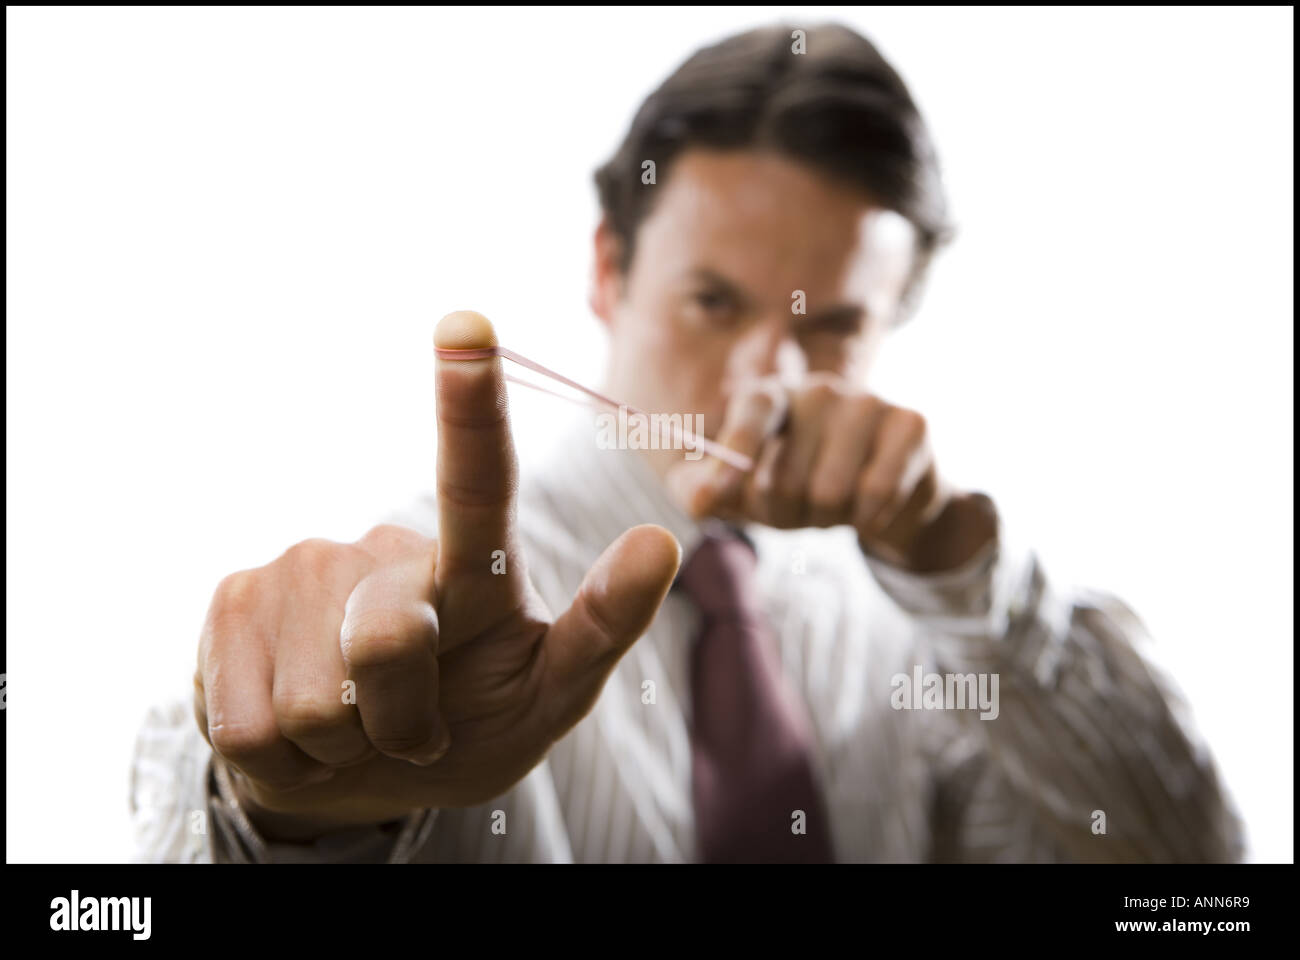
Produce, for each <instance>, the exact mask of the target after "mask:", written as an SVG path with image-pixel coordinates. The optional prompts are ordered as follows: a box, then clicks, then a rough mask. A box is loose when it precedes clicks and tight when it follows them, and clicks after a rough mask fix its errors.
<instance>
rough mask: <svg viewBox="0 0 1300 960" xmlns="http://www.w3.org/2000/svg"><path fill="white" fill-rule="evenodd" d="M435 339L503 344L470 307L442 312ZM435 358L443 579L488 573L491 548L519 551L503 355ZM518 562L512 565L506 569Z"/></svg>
mask: <svg viewBox="0 0 1300 960" xmlns="http://www.w3.org/2000/svg"><path fill="white" fill-rule="evenodd" d="M433 341H434V346H435V347H437V348H438V349H440V350H446V349H450V350H481V349H485V348H489V347H496V346H497V345H498V344H497V337H496V332H495V331H494V330H493V329H492V324H491V323H489V322H488V320H487V318H486V317H484V316H483V315H482V314H481V313H475V312H474V311H472V310H459V311H456V312H455V313H449V314H447V315H446V316H445V317H443V318H442V320H441V321H439V323H438V328H437V330H436V331H435V333H434V336H433ZM435 364H436V367H437V400H438V465H437V472H438V528H439V533H438V574H439V579H443V578H445V577H454V576H458V575H460V574H462V573H489V572H490V569H491V566H492V560H493V553H494V551H497V550H503V551H505V554H506V556H507V557H510V555H511V554H512V553H513V552H514V551H513V539H514V511H515V492H516V490H517V488H518V484H519V465H518V460H517V458H516V456H515V445H514V440H513V439H512V438H511V435H510V415H509V404H508V401H507V398H506V384H505V377H504V375H503V373H502V371H501V360H500V358H499V357H485V358H480V359H472V360H461V359H446V358H444V357H441V356H438V357H437V358H436V360H435ZM510 559H513V557H510ZM514 567H515V564H513V563H510V564H509V566H508V569H513V568H514ZM500 579H505V578H500Z"/></svg>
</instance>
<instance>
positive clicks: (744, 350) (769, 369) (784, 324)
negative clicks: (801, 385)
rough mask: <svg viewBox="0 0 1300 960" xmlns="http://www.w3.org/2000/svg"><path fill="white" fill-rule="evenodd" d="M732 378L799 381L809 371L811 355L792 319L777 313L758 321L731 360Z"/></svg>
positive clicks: (738, 345)
mask: <svg viewBox="0 0 1300 960" xmlns="http://www.w3.org/2000/svg"><path fill="white" fill-rule="evenodd" d="M728 366H729V371H728V372H729V374H730V377H731V378H732V379H736V380H740V379H750V378H758V377H777V378H778V379H780V380H781V382H782V383H789V384H794V383H798V382H799V381H800V380H801V379H803V377H805V376H806V375H807V373H808V357H807V355H806V354H805V353H804V351H803V347H802V346H801V345H800V344H799V341H798V339H797V338H796V337H795V336H794V334H793V333H792V331H791V329H790V324H789V322H788V321H786V320H784V319H782V318H780V317H776V318H774V319H772V320H770V321H768V322H766V323H762V324H756V325H754V326H753V327H752V328H751V329H750V330H748V331H746V333H745V335H744V336H743V337H742V338H741V339H740V341H739V342H738V343H737V344H736V346H735V349H733V350H732V353H731V358H730V361H729V364H728Z"/></svg>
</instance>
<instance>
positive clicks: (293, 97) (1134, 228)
mask: <svg viewBox="0 0 1300 960" xmlns="http://www.w3.org/2000/svg"><path fill="white" fill-rule="evenodd" d="M828 17H834V18H838V19H842V20H843V21H845V22H847V23H849V24H850V25H853V26H855V27H857V28H858V29H859V30H861V31H863V32H864V33H866V34H867V35H868V36H870V37H871V38H872V39H873V40H875V41H876V42H877V43H878V45H879V46H880V48H881V50H882V51H883V52H884V53H885V55H886V56H888V57H889V58H891V60H892V61H893V62H894V63H895V65H896V66H897V68H898V69H899V71H900V73H901V74H902V75H903V77H904V79H905V80H906V81H907V82H908V83H909V84H910V85H911V87H912V89H913V92H914V95H915V97H916V99H917V101H918V103H919V105H920V106H921V108H922V110H923V112H924V113H925V115H926V116H927V118H928V120H929V121H930V123H931V125H932V127H933V129H934V131H935V136H936V140H937V143H938V147H939V150H940V155H941V157H942V159H943V161H944V167H945V171H946V177H947V181H948V184H949V187H950V190H951V195H952V200H953V203H954V207H955V213H956V216H957V218H958V220H959V222H960V228H961V236H960V238H959V240H958V241H957V244H956V246H955V247H954V248H952V249H951V250H950V251H949V252H948V253H947V254H946V255H945V256H944V257H943V258H942V259H941V260H940V261H939V262H938V263H937V267H936V272H935V274H934V277H933V280H932V282H931V285H930V288H929V293H928V296H927V299H926V301H925V303H924V306H923V308H922V311H921V313H920V315H919V316H917V317H916V318H915V320H914V321H913V322H912V325H911V326H910V328H905V329H904V330H902V331H901V332H899V333H898V334H897V335H896V337H895V339H894V341H893V343H892V344H890V345H889V346H888V347H887V352H886V354H885V356H884V357H883V358H882V362H881V364H880V365H879V377H878V379H877V381H876V383H875V387H876V388H877V389H878V390H879V391H880V392H882V393H883V394H885V395H886V396H889V397H891V398H892V399H894V400H897V401H900V402H905V403H908V404H911V405H914V406H916V407H917V408H918V409H921V410H923V411H924V412H925V413H926V414H927V415H928V416H929V418H930V420H931V423H932V424H933V428H934V431H935V434H936V444H937V450H938V453H939V456H940V457H941V459H942V463H943V464H944V466H945V467H946V469H947V472H948V473H950V474H951V475H952V476H953V477H954V479H956V480H958V481H961V482H964V483H966V484H968V485H972V486H978V487H980V488H982V489H985V490H987V491H989V492H990V493H992V494H993V495H994V497H995V498H996V499H997V501H998V502H999V504H1000V505H1001V506H1002V509H1003V511H1004V513H1005V515H1006V516H1007V519H1008V523H1010V524H1012V525H1013V529H1014V531H1015V533H1016V534H1018V535H1019V536H1021V537H1022V538H1026V539H1028V540H1029V541H1031V542H1032V543H1033V544H1034V545H1035V546H1037V547H1038V548H1039V550H1040V552H1041V554H1042V555H1043V557H1044V559H1045V561H1046V563H1047V566H1048V570H1049V572H1050V573H1051V574H1052V575H1053V576H1054V577H1055V578H1056V579H1058V580H1059V581H1063V582H1064V581H1070V582H1080V583H1086V584H1088V585H1091V586H1096V587H1101V588H1105V589H1108V590H1112V591H1114V592H1116V593H1118V594H1120V595H1121V596H1123V597H1124V598H1125V599H1126V600H1128V601H1129V602H1130V603H1131V604H1132V605H1133V606H1134V607H1135V608H1136V609H1137V610H1138V611H1139V612H1140V613H1141V614H1142V616H1143V617H1144V619H1145V620H1146V622H1147V624H1148V626H1149V627H1150V628H1151V630H1152V632H1153V633H1154V634H1155V635H1156V637H1157V639H1158V643H1159V647H1160V649H1161V650H1162V651H1163V652H1162V654H1161V656H1162V657H1163V658H1164V660H1165V662H1166V663H1167V664H1169V665H1170V666H1171V667H1172V669H1173V670H1174V671H1175V673H1176V676H1177V677H1178V679H1179V681H1180V683H1181V685H1182V687H1183V689H1184V690H1185V691H1186V692H1187V694H1188V695H1189V697H1190V698H1191V701H1192V703H1193V705H1194V710H1195V716H1196V718H1197V720H1198V721H1199V724H1200V726H1201V729H1202V730H1203V731H1204V732H1205V734H1206V736H1207V737H1208V739H1209V741H1210V744H1211V746H1212V748H1213V749H1214V751H1215V752H1216V754H1217V756H1218V758H1219V760H1220V763H1221V766H1222V770H1223V772H1224V774H1225V777H1226V779H1227V782H1228V783H1229V784H1230V785H1231V788H1232V790H1233V792H1234V794H1235V795H1236V797H1237V799H1238V802H1239V803H1240V806H1241V808H1242V810H1243V812H1244V814H1245V816H1246V819H1247V821H1248V825H1249V829H1250V835H1251V841H1252V856H1253V857H1254V858H1257V859H1262V860H1283V861H1289V860H1291V859H1292V856H1293V853H1292V804H1293V794H1292V749H1293V744H1292V706H1293V704H1292V695H1293V690H1292V636H1293V594H1292V587H1291V579H1292V568H1293V559H1292V548H1293V540H1292V516H1293V504H1292V499H1293V467H1292V455H1293V446H1292V443H1293V441H1292V426H1293V421H1292V396H1293V389H1294V384H1293V375H1294V370H1293V365H1292V357H1291V355H1292V343H1293V337H1294V333H1293V328H1292V309H1293V297H1292V267H1291V261H1292V248H1293V239H1292V228H1293V220H1292V213H1291V210H1292V176H1293V152H1292V137H1293V123H1292V111H1293V101H1292V93H1291V89H1292V78H1293V46H1292V39H1291V37H1292V30H1293V19H1292V18H1293V14H1292V11H1291V10H1289V9H1286V10H1278V9H1274V10H1265V11H1260V10H1207V9H1190V10H1134V9H1116V10H1108V11H1071V10H1052V11H1032V10H1019V9H1016V10H972V9H960V10H949V11H938V12H936V11H926V10H898V9H890V8H865V9H864V8H858V9H856V10H847V11H843V12H837V11H827V10H822V9H816V10H812V9H798V10H791V11H790V12H789V13H788V14H787V15H786V17H785V18H786V19H787V20H788V21H789V22H791V23H792V24H794V25H807V24H809V23H813V22H817V21H819V20H822V19H826V18H828ZM777 18H778V13H777V12H776V11H764V12H762V13H761V14H760V13H753V12H747V11H744V10H741V9H719V10H710V9H700V8H694V9H680V10H659V9H650V10H626V9H624V10H608V11H601V10H589V9H582V10H564V9H559V10H535V9H534V10H521V11H505V12H503V11H499V10H498V11H491V10H472V11H445V10H436V9H435V10H430V9H423V10H416V9H394V8H386V9H378V10H366V9H361V8H351V9H318V10H310V11H309V10H301V9H286V8H272V9H262V10H258V9H251V8H241V9H220V8H209V9H202V8H170V9H166V8H164V9H152V10H151V9H145V8H119V9H98V10H96V9H87V8H81V9H36V8H17V9H15V8H9V9H7V10H6V22H7V26H8V35H7V45H8V50H7V71H8V76H7V80H8V83H7V107H8V110H7V125H8V126H7V133H8V138H7V141H8V142H7V148H8V156H7V159H8V167H7V195H8V204H9V210H8V246H7V256H8V260H7V266H8V281H9V287H8V322H7V327H6V338H7V346H8V359H7V401H8V407H7V427H8V435H7V452H8V469H7V481H8V485H7V497H8V499H7V516H8V524H9V527H8V536H7V541H6V543H7V561H8V564H7V581H6V586H7V594H8V609H7V620H6V625H7V630H8V662H7V663H6V664H5V669H6V672H7V673H8V674H9V675H10V676H12V694H13V695H12V697H11V698H10V700H9V709H8V711H7V713H6V716H5V723H6V724H7V727H6V737H7V751H6V758H5V759H6V763H7V766H8V843H9V857H10V859H12V860H21V861H31V860H53V861H63V860H74V859H76V860H121V859H124V858H126V857H127V856H128V855H129V853H130V846H129V844H130V831H129V824H128V818H127V806H126V800H127V778H128V767H129V758H130V750H131V746H132V740H133V737H134V734H135V731H136V729H137V727H138V725H139V723H140V721H141V719H142V717H143V715H144V713H145V710H146V708H147V706H148V705H149V704H150V703H152V702H156V701H159V700H164V699H166V698H168V697H172V696H176V697H187V696H188V693H189V684H190V678H191V674H192V671H193V667H194V657H195V648H196V643H197V636H198V628H199V625H200V623H201V621H202V619H203V615H204V612H205V609H206V606H207V603H208V599H209V597H210V595H211V591H212V588H213V587H214V586H215V584H216V582H217V581H218V580H219V579H220V578H221V577H222V576H223V575H224V574H226V573H229V572H231V571H233V570H236V569H239V568H243V567H249V566H255V565H260V564H262V563H265V562H267V561H269V560H271V559H273V558H274V557H275V556H276V555H278V554H279V553H280V552H281V551H282V550H283V549H284V548H285V547H287V546H289V545H290V544H292V543H294V542H296V541H298V540H300V539H304V538H306V537H309V536H324V537H330V538H334V539H353V538H355V537H357V536H359V535H360V534H361V533H362V532H364V531H365V529H366V528H367V527H368V526H370V525H371V524H372V523H373V522H375V521H376V520H377V519H379V518H380V517H382V516H383V515H384V514H386V513H387V512H388V511H389V510H390V509H393V508H396V507H400V506H402V505H404V504H405V503H406V502H407V501H408V499H409V498H411V497H412V496H414V495H415V494H416V493H417V492H418V491H419V490H421V489H424V488H427V487H428V486H429V485H430V483H431V476H432V470H433V449H434V448H433V436H432V430H433V393H432V361H431V352H430V337H431V333H432V329H433V325H434V323H435V322H436V320H437V318H438V317H439V316H441V315H442V314H443V313H446V312H447V311H449V310H452V309H457V308H474V309H478V310H481V311H483V312H484V313H486V314H487V315H488V316H489V317H491V318H492V319H493V320H494V321H495V323H496V325H497V327H498V330H499V332H500V334H501V338H502V342H503V343H505V344H506V345H508V346H512V347H514V348H515V349H517V350H520V351H521V352H523V353H525V354H527V355H529V356H532V357H534V358H536V359H538V360H541V361H542V362H545V363H549V364H551V365H553V366H556V367H559V368H561V369H562V370H564V371H565V372H567V373H569V374H570V375H571V376H573V377H575V378H577V379H579V380H583V381H586V382H593V381H594V380H595V379H596V378H597V376H598V374H599V366H600V362H601V358H602V355H603V354H602V351H603V334H602V333H601V331H600V328H599V327H598V326H597V324H596V323H595V322H594V321H593V320H592V319H591V317H590V314H589V312H588V311H587V308H586V305H585V291H586V279H587V272H588V244H589V237H590V233H591V230H592V228H593V225H594V223H595V211H596V205H595V199H594V191H593V188H592V186H591V171H592V170H593V169H594V168H595V166H596V165H597V164H598V163H599V162H601V161H603V160H604V159H605V158H606V157H607V155H608V154H609V153H610V152H611V151H612V150H613V148H614V147H615V145H616V144H617V142H618V140H619V139H620V138H621V136H622V134H623V132H624V130H625V127H626V124H627V123H628V121H629V120H630V118H631V114H632V111H633V110H634V109H635V107H636V105H637V104H638V103H639V101H640V99H641V97H643V96H644V95H645V94H646V93H648V92H649V91H650V89H652V87H653V86H654V85H656V84H657V83H658V82H659V81H660V80H661V79H662V77H663V76H664V75H666V73H667V72H668V71H669V70H670V69H671V68H673V67H674V66H675V65H676V64H677V63H679V62H680V61H681V60H682V59H683V58H684V57H685V56H687V55H688V54H689V53H690V52H691V51H692V50H694V49H695V48H696V47H697V46H699V45H701V44H703V43H704V42H706V41H710V40H713V39H717V38H720V37H721V36H723V35H725V34H727V33H730V32H733V31H735V30H738V29H740V28H743V27H748V26H752V25H756V24H758V23H763V22H770V21H772V20H775V19H777ZM525 401H526V402H525ZM559 403H560V402H559V401H555V400H551V399H549V398H545V397H537V395H534V394H531V393H527V394H524V395H522V396H517V401H516V406H515V414H516V436H517V437H519V439H520V446H521V449H522V452H523V455H524V461H525V465H526V464H527V463H528V460H529V457H530V456H531V455H532V453H535V452H536V451H537V450H538V449H539V448H540V447H541V446H544V445H545V444H546V443H547V441H548V435H547V423H548V420H547V418H548V416H550V415H552V414H553V413H555V412H556V411H557V406H556V405H557V404H559ZM561 408H562V405H561ZM525 468H526V466H525Z"/></svg>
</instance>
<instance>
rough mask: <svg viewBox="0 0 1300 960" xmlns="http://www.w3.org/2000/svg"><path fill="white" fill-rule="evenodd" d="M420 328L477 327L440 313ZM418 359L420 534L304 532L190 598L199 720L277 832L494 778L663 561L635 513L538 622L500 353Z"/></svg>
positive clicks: (616, 639)
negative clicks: (196, 632) (574, 588)
mask: <svg viewBox="0 0 1300 960" xmlns="http://www.w3.org/2000/svg"><path fill="white" fill-rule="evenodd" d="M435 341H436V344H437V346H439V347H443V348H462V349H472V348H479V347H487V346H495V345H496V336H495V334H494V332H493V330H492V327H491V324H489V323H488V321H487V320H486V319H485V318H484V317H482V316H481V315H479V314H477V313H472V312H459V313H453V314H449V315H448V316H446V317H444V318H443V320H442V321H441V322H440V323H439V325H438V329H437V333H436V335H435ZM435 362H436V364H437V403H438V455H437V463H438V481H437V484H438V485H437V499H438V512H439V536H438V538H437V539H436V540H434V539H428V538H426V537H423V536H421V535H419V534H417V533H415V532H413V531H410V530H406V529H404V528H400V527H392V526H382V527H376V528H375V529H373V530H371V531H370V532H369V533H367V534H366V535H365V536H364V537H362V538H361V539H360V540H358V541H357V542H355V543H350V544H348V543H335V542H331V541H326V540H309V541H306V542H304V543H300V544H298V545H297V546H295V547H292V548H290V549H289V550H288V551H287V552H286V553H285V554H283V555H282V556H281V557H279V558H278V559H277V560H275V561H273V562H272V563H270V564H267V565H266V566H264V567H260V568H257V569H255V570H247V571H242V572H239V573H235V574H232V575H230V576H229V577H227V578H226V579H225V580H223V581H222V583H221V584H220V586H219V587H218V588H217V591H216V595H215V596H214V598H213V600H212V604H211V608H210V609H209V612H208V617H207V621H206V623H205V625H204V629H203V634H202V639H201V641H200V644H199V658H198V670H197V672H196V675H195V713H196V717H197V720H198V724H199V727H200V729H201V730H202V731H203V733H204V736H206V737H207V738H208V742H209V743H210V744H211V745H212V748H213V750H214V751H215V752H216V753H217V754H219V755H220V756H221V757H222V758H224V759H225V760H226V761H228V763H229V764H230V765H232V766H233V767H234V768H235V770H236V771H237V784H238V788H239V791H240V795H241V799H242V800H243V801H244V803H245V805H246V806H247V807H248V808H249V809H250V814H251V815H252V816H253V817H254V819H255V821H256V822H258V823H259V825H261V826H262V827H263V828H264V829H267V830H269V831H274V832H279V833H281V834H282V835H284V836H285V837H286V838H288V837H293V836H310V835H312V834H315V833H319V832H320V831H322V830H325V829H329V828H330V827H332V826H337V825H344V824H355V823H371V822H379V821H383V820H387V819H391V818H393V817H396V816H399V815H401V814H404V813H408V812H410V811H412V810H415V809H420V808H425V807H455V806H465V805H470V804H475V803H480V802H483V801H486V800H489V799H491V798H492V797H495V796H498V795H500V794H501V793H503V792H504V791H505V790H507V789H508V788H510V787H511V786H512V785H513V784H515V783H517V782H518V781H519V780H520V779H522V778H523V777H524V776H525V775H526V774H527V773H528V771H529V770H531V769H532V768H533V767H534V766H535V765H536V764H537V763H538V762H539V761H540V760H541V759H542V758H543V757H544V756H545V755H546V752H547V750H548V749H549V748H550V747H551V745H552V744H553V743H554V742H555V741H556V740H557V739H559V738H560V737H561V736H562V735H563V734H565V733H566V732H567V731H568V730H569V729H571V728H572V727H573V726H574V725H575V724H576V723H577V722H578V721H579V720H580V719H582V717H583V716H585V715H586V714H587V713H588V711H590V709H591V707H592V706H593V705H594V703H595V701H596V698H597V697H598V696H599V694H600V691H601V689H602V687H603V685H604V682H605V680H606V679H607V678H608V676H609V674H610V673H611V671H612V670H613V668H614V666H615V664H616V663H617V662H618V660H619V658H620V657H622V655H623V654H624V653H625V652H626V651H627V649H628V648H629V647H630V646H631V645H632V644H633V643H634V642H635V641H636V640H637V639H638V638H639V637H640V636H641V635H642V634H643V633H644V632H645V631H646V630H647V629H648V627H649V625H650V623H651V621H652V620H653V619H654V616H655V613H656V612H657V611H658V609H659V605H660V604H661V603H662V602H663V598H664V596H665V595H666V594H667V592H668V588H669V586H670V584H671V583H672V579H673V577H674V576H675V574H676V572H677V567H678V564H679V563H680V560H681V551H680V547H679V546H678V544H677V542H676V540H674V539H673V537H672V535H671V534H669V533H668V532H667V531H666V530H664V529H662V528H661V527H656V526H650V525H646V526H639V527H634V528H632V529H631V530H628V531H627V532H626V533H624V534H623V536H621V537H620V538H619V539H618V540H616V541H615V542H614V543H613V544H612V545H611V546H610V547H609V548H608V549H606V551H605V552H604V554H602V556H601V557H600V558H599V559H598V560H597V561H596V563H595V565H594V566H593V567H592V568H591V570H590V571H588V573H587V576H586V578H585V579H584V581H583V584H582V586H581V588H580V589H579V590H578V593H577V595H576V596H575V597H574V600H573V603H572V604H571V605H570V607H569V608H568V609H567V610H566V611H564V612H563V613H562V614H561V615H560V616H559V617H558V618H554V619H553V618H552V616H551V614H550V612H549V611H548V610H547V609H546V606H545V604H544V603H543V602H542V600H541V598H540V597H539V596H538V594H537V592H536V590H535V589H534V588H533V586H532V584H531V582H530V580H529V578H528V572H527V565H526V559H525V557H524V552H523V549H522V546H521V544H520V542H519V537H518V533H517V531H516V526H515V510H516V489H517V486H518V476H519V472H518V465H517V460H516V456H515V451H514V444H513V441H512V439H511V435H510V422H509V415H508V406H507V398H506V392H505V383H504V380H503V377H502V372H501V367H500V364H501V361H500V360H498V359H495V358H491V359H484V360H444V359H438V360H436V361H435ZM503 563H504V570H503V569H502V564H503Z"/></svg>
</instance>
